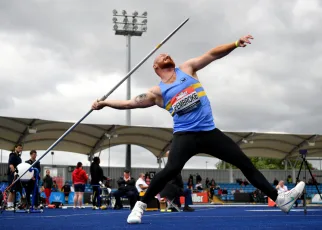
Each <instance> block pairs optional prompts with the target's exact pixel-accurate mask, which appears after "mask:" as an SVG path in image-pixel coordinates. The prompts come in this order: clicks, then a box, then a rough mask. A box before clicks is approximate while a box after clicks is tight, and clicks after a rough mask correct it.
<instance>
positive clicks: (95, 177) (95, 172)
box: [90, 157, 107, 209]
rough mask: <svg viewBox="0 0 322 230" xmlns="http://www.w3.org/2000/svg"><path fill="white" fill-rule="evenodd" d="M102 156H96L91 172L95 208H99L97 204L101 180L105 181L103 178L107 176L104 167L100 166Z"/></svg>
mask: <svg viewBox="0 0 322 230" xmlns="http://www.w3.org/2000/svg"><path fill="white" fill-rule="evenodd" d="M100 163H101V161H100V158H99V157H94V159H93V163H92V164H91V167H90V173H91V178H92V179H91V185H92V187H93V209H99V208H98V207H96V204H97V198H98V196H99V194H98V193H99V190H98V186H99V185H100V182H103V180H106V179H107V178H106V177H105V176H104V175H103V169H102V168H101V166H100Z"/></svg>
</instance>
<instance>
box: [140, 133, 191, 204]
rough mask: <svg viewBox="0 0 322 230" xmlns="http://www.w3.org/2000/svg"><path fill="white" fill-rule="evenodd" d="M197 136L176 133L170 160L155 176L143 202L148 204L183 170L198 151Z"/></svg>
mask: <svg viewBox="0 0 322 230" xmlns="http://www.w3.org/2000/svg"><path fill="white" fill-rule="evenodd" d="M195 137H196V135H195V134H194V133H187V134H175V135H174V137H173V141H172V145H171V149H170V154H169V157H168V162H167V164H166V166H165V168H164V169H163V170H161V171H160V172H158V173H157V174H156V175H155V176H154V177H153V180H152V181H151V184H150V186H149V188H148V189H147V191H146V193H145V195H144V197H143V199H142V202H143V203H146V204H147V203H148V202H149V201H150V200H151V199H152V198H153V197H154V196H155V195H157V194H158V193H159V192H160V191H161V190H162V189H163V188H164V187H165V185H166V184H167V183H168V182H169V181H170V180H171V179H172V178H173V177H174V176H176V175H178V173H180V172H181V170H182V168H183V167H184V165H185V164H186V162H187V161H188V160H189V159H190V158H191V157H192V156H193V155H195V154H196V153H197V151H196V150H197V149H196V142H195Z"/></svg>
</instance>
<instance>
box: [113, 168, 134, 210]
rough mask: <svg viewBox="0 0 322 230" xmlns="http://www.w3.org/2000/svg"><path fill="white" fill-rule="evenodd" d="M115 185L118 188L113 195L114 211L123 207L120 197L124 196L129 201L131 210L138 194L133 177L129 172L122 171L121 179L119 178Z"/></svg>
mask: <svg viewBox="0 0 322 230" xmlns="http://www.w3.org/2000/svg"><path fill="white" fill-rule="evenodd" d="M117 184H118V186H119V188H118V190H117V191H115V192H114V193H113V195H114V197H115V201H116V202H115V206H114V209H121V208H122V207H123V206H122V203H121V197H122V196H126V197H127V198H128V199H129V201H130V206H131V210H132V209H133V207H134V205H135V203H136V201H137V197H138V192H137V190H136V187H135V180H134V178H133V177H131V175H130V171H129V170H124V174H123V177H120V179H119V180H118V181H117Z"/></svg>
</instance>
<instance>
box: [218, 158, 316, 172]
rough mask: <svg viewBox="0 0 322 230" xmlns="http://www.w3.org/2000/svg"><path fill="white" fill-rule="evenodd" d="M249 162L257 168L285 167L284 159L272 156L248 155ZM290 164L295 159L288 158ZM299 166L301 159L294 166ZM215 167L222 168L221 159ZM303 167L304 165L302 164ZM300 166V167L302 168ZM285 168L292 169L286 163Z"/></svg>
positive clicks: (297, 167)
mask: <svg viewBox="0 0 322 230" xmlns="http://www.w3.org/2000/svg"><path fill="white" fill-rule="evenodd" d="M249 159H250V160H251V162H252V163H253V164H254V166H255V167H256V168H257V169H285V165H284V161H283V160H280V159H273V158H265V157H250V158H249ZM290 162H291V163H292V165H294V164H295V162H296V160H290ZM308 165H309V167H310V169H311V170H314V169H315V168H313V166H312V164H311V163H309V162H308ZM300 166H301V161H298V162H297V164H296V166H295V168H296V169H299V168H300ZM216 167H217V169H223V168H224V164H223V161H219V162H218V163H217V164H216ZM303 167H304V166H303ZM303 167H302V169H304V168H303ZM226 168H230V164H228V163H226ZM233 169H237V167H236V166H234V165H233ZM287 169H292V166H291V164H289V163H288V164H287Z"/></svg>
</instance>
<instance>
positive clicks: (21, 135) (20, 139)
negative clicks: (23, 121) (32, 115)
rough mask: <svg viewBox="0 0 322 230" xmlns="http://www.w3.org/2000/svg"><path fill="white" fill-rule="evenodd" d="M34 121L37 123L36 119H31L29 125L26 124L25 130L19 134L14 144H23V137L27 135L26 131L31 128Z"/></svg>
mask: <svg viewBox="0 0 322 230" xmlns="http://www.w3.org/2000/svg"><path fill="white" fill-rule="evenodd" d="M36 121H37V119H33V120H32V121H31V122H30V123H29V124H27V126H26V128H25V130H24V131H23V132H22V133H21V134H20V136H19V138H18V140H17V141H16V144H19V143H21V142H23V140H24V139H25V137H26V136H27V135H28V129H29V127H30V126H33V125H34V124H35V122H36Z"/></svg>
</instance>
